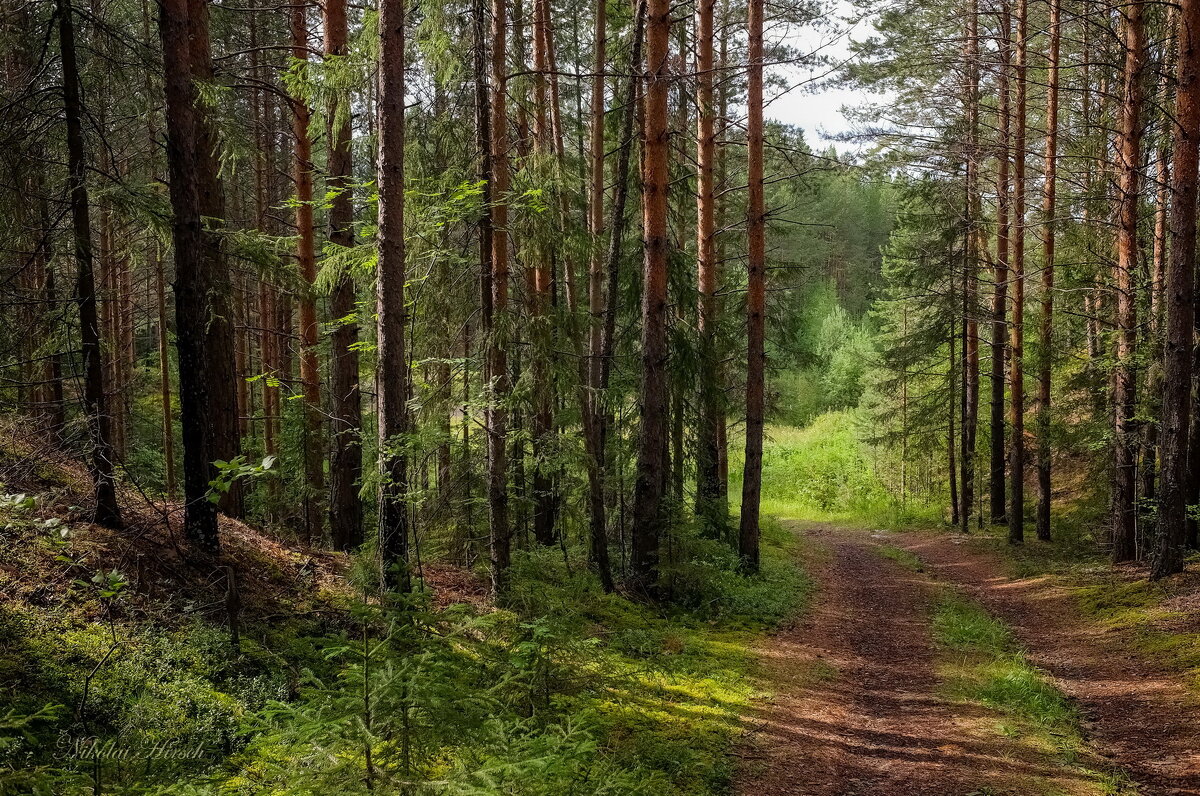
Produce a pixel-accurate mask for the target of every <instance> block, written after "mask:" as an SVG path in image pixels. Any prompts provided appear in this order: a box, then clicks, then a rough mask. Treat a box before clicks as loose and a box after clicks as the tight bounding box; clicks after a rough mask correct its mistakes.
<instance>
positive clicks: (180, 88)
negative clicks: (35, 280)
mask: <svg viewBox="0 0 1200 796" xmlns="http://www.w3.org/2000/svg"><path fill="white" fill-rule="evenodd" d="M159 28H160V33H161V37H162V45H163V89H164V91H163V93H164V96H165V98H166V128H167V165H168V170H169V174H170V191H171V209H172V211H173V218H172V226H171V240H172V244H173V246H174V249H175V285H174V292H175V341H176V348H177V349H178V353H179V410H180V426H181V429H182V434H183V498H184V533H185V535H186V536H187V538H188V541H189V542H191V543H192V544H193V545H195V546H196V547H197V548H199V549H200V550H202V551H205V552H209V553H215V552H217V551H218V550H219V545H220V541H219V538H218V535H217V507H216V506H215V505H214V504H213V503H212V502H210V501H209V500H208V490H209V486H208V485H209V482H210V481H211V480H212V479H213V477H214V476H215V474H216V473H215V471H214V469H213V467H212V462H213V460H214V459H215V458H216V440H215V436H216V434H215V428H214V426H213V425H212V409H211V406H212V404H211V401H212V398H211V396H210V393H209V386H210V383H211V381H210V378H209V372H208V358H207V357H206V356H205V347H206V327H207V324H208V319H209V315H210V312H211V305H210V301H211V296H212V292H211V285H210V279H211V273H210V271H209V269H208V268H207V265H208V262H207V258H206V256H205V252H204V251H202V247H203V246H204V240H203V238H204V229H203V222H202V221H201V211H200V206H201V205H200V194H199V185H198V182H199V180H198V178H197V171H198V168H199V164H198V163H197V145H196V140H195V139H196V123H195V117H196V116H197V115H198V114H200V113H202V112H203V111H201V110H200V109H199V108H198V107H197V102H196V100H197V97H196V94H195V84H194V83H193V78H192V63H191V59H190V57H189V49H188V45H189V39H190V35H191V24H190V17H189V3H188V0H163V3H162V4H161V6H160V14H159Z"/></svg>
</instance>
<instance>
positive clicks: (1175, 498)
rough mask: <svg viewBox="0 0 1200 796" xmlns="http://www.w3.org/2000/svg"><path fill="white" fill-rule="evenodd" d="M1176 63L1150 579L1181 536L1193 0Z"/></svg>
mask: <svg viewBox="0 0 1200 796" xmlns="http://www.w3.org/2000/svg"><path fill="white" fill-rule="evenodd" d="M1178 42H1179V44H1178V46H1179V53H1178V64H1177V66H1176V82H1177V86H1178V88H1177V89H1176V93H1175V126H1174V146H1173V150H1174V151H1173V157H1172V163H1173V171H1172V174H1171V193H1172V197H1171V213H1170V224H1171V246H1170V254H1169V260H1168V264H1167V281H1166V294H1165V298H1166V304H1167V307H1166V315H1167V330H1166V331H1167V346H1166V356H1165V358H1164V362H1163V408H1162V488H1161V490H1160V492H1159V501H1158V533H1157V535H1156V538H1155V543H1154V554H1153V560H1152V565H1151V577H1152V578H1162V577H1165V576H1166V575H1171V574H1173V573H1176V572H1181V571H1183V557H1184V556H1183V554H1184V546H1185V543H1186V541H1187V509H1188V505H1187V497H1188V494H1187V491H1188V475H1189V474H1188V454H1189V451H1188V441H1189V439H1188V436H1189V435H1188V430H1189V425H1190V423H1191V414H1190V413H1191V411H1192V406H1191V392H1192V378H1193V373H1192V367H1193V347H1194V345H1195V336H1194V319H1195V312H1196V310H1195V308H1194V307H1193V304H1194V296H1195V254H1194V253H1195V249H1196V211H1195V208H1196V180H1197V173H1198V171H1200V168H1198V166H1200V158H1198V157H1197V144H1198V143H1200V2H1198V1H1197V0H1183V2H1182V3H1181V4H1180V12H1179V39H1178Z"/></svg>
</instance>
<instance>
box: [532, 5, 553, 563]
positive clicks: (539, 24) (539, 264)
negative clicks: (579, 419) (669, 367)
mask: <svg viewBox="0 0 1200 796" xmlns="http://www.w3.org/2000/svg"><path fill="white" fill-rule="evenodd" d="M533 5H534V15H533V69H534V108H533V110H534V151H535V152H536V153H537V154H538V156H539V158H540V160H541V162H543V163H544V162H548V161H549V159H550V158H551V157H552V156H553V155H555V154H556V147H555V143H554V142H555V131H554V126H553V121H552V117H553V115H554V111H553V110H552V109H550V108H549V105H548V103H549V96H548V90H549V74H548V73H549V71H550V62H549V38H550V32H549V30H548V28H549V20H548V18H547V15H548V10H547V8H546V3H545V2H543V0H534V4H533ZM556 104H557V103H556ZM533 249H534V250H533V251H532V252H531V253H530V254H529V256H528V260H529V261H530V263H531V264H530V266H529V272H528V274H527V277H526V278H527V285H528V289H527V291H526V292H527V297H528V301H529V316H530V323H529V325H530V333H529V336H530V339H531V341H532V342H533V356H532V357H531V359H532V362H531V363H530V370H531V371H532V374H533V418H532V421H533V423H532V426H533V428H532V431H533V434H532V446H533V536H534V539H536V540H537V542H538V544H540V545H543V546H547V545H553V544H554V543H555V536H554V489H553V478H552V476H551V468H552V466H551V463H550V461H549V458H550V452H551V450H552V448H553V444H554V442H553V435H554V386H553V383H552V382H551V370H550V365H551V357H552V345H551V329H550V323H551V320H550V318H551V316H550V309H551V307H550V304H551V300H552V299H551V292H552V284H551V282H552V276H551V257H552V253H551V250H550V246H548V245H545V244H540V243H537V242H535V243H534V244H533Z"/></svg>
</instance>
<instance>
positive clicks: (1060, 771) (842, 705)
mask: <svg viewBox="0 0 1200 796" xmlns="http://www.w3.org/2000/svg"><path fill="white" fill-rule="evenodd" d="M804 533H805V536H806V537H807V539H808V542H807V543H806V547H807V548H808V550H809V552H808V553H807V554H806V561H805V566H806V567H807V568H808V570H809V572H810V574H811V575H812V576H813V577H814V578H815V580H816V582H817V596H816V602H815V605H814V607H813V609H812V611H811V612H810V613H809V614H808V615H807V617H806V618H805V619H804V620H803V621H802V622H801V623H799V624H797V625H796V626H794V627H792V628H789V629H787V630H785V631H783V632H781V633H780V634H778V635H776V636H775V637H773V638H772V640H771V642H770V644H769V646H767V647H766V648H765V649H764V650H763V656H764V660H765V662H766V667H767V675H768V679H769V680H770V682H771V684H772V688H773V690H774V691H775V693H776V695H775V697H774V698H773V699H772V700H771V701H770V703H769V704H767V705H765V706H763V708H762V709H761V710H760V711H759V713H758V715H756V716H755V717H754V719H753V720H752V726H751V732H750V734H749V736H748V740H747V742H746V743H745V744H744V745H743V748H742V749H741V751H740V752H739V754H740V756H741V757H742V761H743V764H742V766H741V769H740V774H739V776H738V778H737V781H736V783H735V786H736V787H735V789H736V792H737V793H739V794H754V796H773V795H774V794H789V795H790V796H906V795H907V794H930V795H931V796H932V795H933V794H937V795H938V796H950V795H952V794H957V795H958V796H966V795H967V794H982V793H989V794H993V793H994V794H1002V793H1003V794H1021V796H1026V794H1030V796H1032V794H1035V793H1065V794H1091V793H1096V792H1097V791H1096V789H1095V786H1094V784H1093V783H1092V781H1091V780H1090V779H1086V778H1084V777H1083V776H1082V775H1081V774H1080V773H1079V772H1078V770H1076V769H1072V768H1071V767H1069V766H1064V765H1063V764H1062V763H1061V761H1059V760H1057V759H1055V758H1054V756H1053V755H1052V754H1051V753H1050V752H1048V751H1047V750H1045V749H1039V748H1032V747H1029V746H1027V745H1025V743H1024V742H1023V741H1021V740H1020V739H1013V738H1006V737H1004V736H1002V735H1000V734H999V733H997V732H996V729H995V728H996V717H995V715H994V714H990V713H988V712H987V711H984V710H983V709H980V708H975V707H973V706H971V705H964V704H961V703H956V702H954V701H953V700H951V699H949V698H948V697H946V696H945V695H943V694H942V693H941V692H940V690H939V687H938V686H939V680H938V676H937V671H936V658H935V649H934V646H933V641H932V636H931V630H930V609H931V607H932V604H933V602H934V600H935V598H936V595H937V589H938V588H939V587H938V586H937V584H936V583H935V582H934V580H933V579H932V578H931V577H930V576H929V575H928V574H924V573H918V572H914V571H911V570H909V569H906V568H905V567H903V566H901V565H900V564H898V563H896V562H895V561H892V560H889V559H887V558H885V557H883V556H882V555H880V554H879V552H878V550H877V549H875V548H877V547H878V545H879V540H878V539H876V538H873V537H872V536H871V535H870V534H868V533H866V532H862V531H852V530H842V529H837V528H832V527H825V526H821V527H809V528H805V529H804ZM889 541H890V540H889ZM903 544H904V545H905V546H910V545H911V546H912V547H913V548H914V551H915V552H918V554H921V552H922V551H921V550H920V549H916V548H920V547H921V540H919V539H917V538H916V537H905V538H904V539H903ZM945 564H946V566H945V568H944V571H945V572H946V574H947V575H948V576H949V577H950V578H953V577H954V573H953V572H952V571H951V569H950V562H949V560H947V561H946V562H945ZM939 571H941V570H939ZM1035 783H1036V786H1037V789H1036V790H1032V789H1031V788H1032V787H1033V786H1034V784H1035ZM1189 792H1190V791H1189Z"/></svg>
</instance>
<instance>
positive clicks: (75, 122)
mask: <svg viewBox="0 0 1200 796" xmlns="http://www.w3.org/2000/svg"><path fill="white" fill-rule="evenodd" d="M74 22H75V20H74V11H73V10H72V8H71V4H70V0H58V35H59V48H60V51H61V53H62V70H63V100H64V103H63V107H64V111H65V113H64V115H65V118H66V127H67V167H68V186H69V190H70V203H71V227H72V233H73V236H72V237H73V240H74V244H75V246H74V255H75V266H76V268H77V269H78V278H77V282H76V293H75V300H76V302H77V303H78V305H79V340H80V344H81V346H82V349H83V379H84V381H83V411H84V415H85V416H86V418H87V423H88V432H89V437H90V440H89V441H90V450H89V457H88V464H89V470H90V471H91V476H92V495H93V497H94V498H95V501H96V505H95V508H94V512H93V515H92V516H93V520H94V521H95V522H97V523H99V524H100V525H106V526H108V527H110V528H119V527H120V526H121V510H120V508H119V507H118V506H117V485H116V480H115V477H114V475H113V450H112V441H111V437H110V429H109V421H108V417H109V414H108V409H107V395H106V393H105V389H104V388H105V384H104V365H103V362H102V361H101V349H100V326H99V321H98V319H97V314H96V284H95V277H94V273H93V265H92V231H91V213H90V208H89V205H88V190H87V161H86V159H85V154H84V149H83V121H82V119H83V100H82V99H81V97H80V95H79V67H78V64H77V61H76V58H75V25H74ZM206 486H207V485H206Z"/></svg>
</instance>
